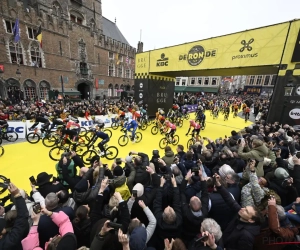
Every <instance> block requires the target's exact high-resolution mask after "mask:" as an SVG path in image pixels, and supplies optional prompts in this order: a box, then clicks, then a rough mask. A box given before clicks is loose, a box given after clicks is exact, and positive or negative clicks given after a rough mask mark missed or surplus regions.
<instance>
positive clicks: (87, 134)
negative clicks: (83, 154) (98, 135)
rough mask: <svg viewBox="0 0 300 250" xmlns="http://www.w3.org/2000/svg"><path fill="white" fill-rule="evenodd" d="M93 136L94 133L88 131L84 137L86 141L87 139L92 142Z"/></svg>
mask: <svg viewBox="0 0 300 250" xmlns="http://www.w3.org/2000/svg"><path fill="white" fill-rule="evenodd" d="M93 136H94V132H92V131H87V132H86V134H85V136H84V137H85V139H86V140H87V141H90V140H91V139H92V137H93Z"/></svg>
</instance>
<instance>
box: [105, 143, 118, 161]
mask: <svg viewBox="0 0 300 250" xmlns="http://www.w3.org/2000/svg"><path fill="white" fill-rule="evenodd" d="M118 154H119V150H118V148H117V147H115V146H110V147H108V148H106V149H105V158H106V159H107V160H113V159H115V158H116V157H117V156H118Z"/></svg>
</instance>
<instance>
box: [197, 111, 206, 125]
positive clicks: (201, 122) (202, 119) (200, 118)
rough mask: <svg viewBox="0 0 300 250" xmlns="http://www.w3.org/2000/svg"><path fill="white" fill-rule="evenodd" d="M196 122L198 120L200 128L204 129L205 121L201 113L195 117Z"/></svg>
mask: <svg viewBox="0 0 300 250" xmlns="http://www.w3.org/2000/svg"><path fill="white" fill-rule="evenodd" d="M197 120H199V123H200V124H201V126H202V127H203V129H204V125H205V120H206V116H205V114H204V113H202V114H201V115H200V116H198V117H197Z"/></svg>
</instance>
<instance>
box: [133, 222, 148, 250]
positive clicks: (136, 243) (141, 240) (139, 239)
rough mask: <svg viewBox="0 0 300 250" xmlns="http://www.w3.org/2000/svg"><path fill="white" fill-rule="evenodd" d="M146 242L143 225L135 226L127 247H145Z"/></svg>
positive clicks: (139, 249)
mask: <svg viewBox="0 0 300 250" xmlns="http://www.w3.org/2000/svg"><path fill="white" fill-rule="evenodd" d="M146 243H147V232H146V229H145V228H144V227H142V226H141V227H136V228H135V229H133V231H132V233H131V235H130V240H129V247H130V249H131V250H141V249H145V247H146Z"/></svg>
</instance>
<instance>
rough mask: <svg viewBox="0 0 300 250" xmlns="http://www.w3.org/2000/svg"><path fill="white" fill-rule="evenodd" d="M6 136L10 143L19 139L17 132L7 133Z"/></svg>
mask: <svg viewBox="0 0 300 250" xmlns="http://www.w3.org/2000/svg"><path fill="white" fill-rule="evenodd" d="M6 136H7V140H8V141H9V142H14V141H16V140H18V138H19V136H18V134H17V133H16V132H15V131H11V132H6Z"/></svg>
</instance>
